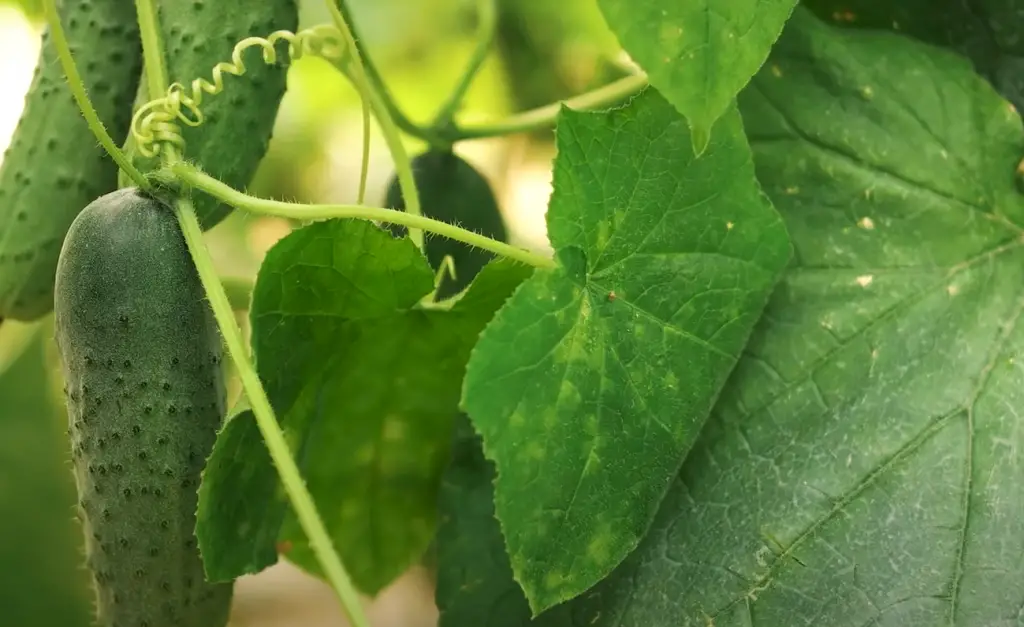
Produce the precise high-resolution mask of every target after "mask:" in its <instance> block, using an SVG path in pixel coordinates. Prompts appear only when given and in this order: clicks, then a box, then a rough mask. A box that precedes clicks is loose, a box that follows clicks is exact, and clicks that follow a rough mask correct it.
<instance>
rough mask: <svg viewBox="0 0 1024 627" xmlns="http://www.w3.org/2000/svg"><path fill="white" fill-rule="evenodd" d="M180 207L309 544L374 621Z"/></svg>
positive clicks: (352, 605)
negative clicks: (354, 583)
mask: <svg viewBox="0 0 1024 627" xmlns="http://www.w3.org/2000/svg"><path fill="white" fill-rule="evenodd" d="M174 209H175V213H176V215H177V217H178V222H179V224H180V225H181V230H182V233H183V234H184V236H185V242H186V243H187V244H188V249H189V253H190V254H191V255H192V261H193V263H194V264H195V266H196V271H197V272H198V274H199V279H200V281H202V284H203V287H204V289H205V290H206V297H207V298H208V299H209V301H210V306H211V308H212V309H213V315H214V318H215V319H216V321H217V326H218V327H219V328H220V332H221V335H222V336H223V338H224V344H225V345H226V346H227V349H228V354H229V355H230V356H231V360H232V362H234V365H235V369H236V370H237V371H238V376H239V378H240V379H241V382H242V389H243V390H244V391H245V395H246V398H248V400H249V405H250V408H251V409H252V413H253V415H254V416H255V419H256V425H257V426H258V427H259V430H260V434H261V435H262V436H263V441H264V443H265V445H266V447H267V451H268V452H269V453H270V458H271V460H272V461H273V462H274V466H275V467H276V468H277V473H278V476H280V478H281V483H282V485H283V486H284V489H285V493H286V494H287V495H288V499H289V500H290V501H291V504H292V508H293V509H294V510H295V515H296V517H297V518H298V520H299V524H300V525H301V526H302V530H303V532H305V534H306V537H308V538H309V544H310V546H311V547H312V548H313V551H314V552H315V553H316V556H317V558H318V559H319V561H320V565H321V567H322V568H323V571H324V574H325V575H326V576H327V580H328V581H329V582H330V583H331V586H332V587H333V588H334V590H335V592H336V593H337V594H338V597H339V598H340V600H341V603H342V606H343V608H344V610H345V613H346V615H347V617H348V620H349V622H350V623H351V624H352V625H353V626H354V627H370V623H369V621H368V620H367V618H366V615H365V613H364V612H363V610H362V605H361V603H360V600H359V594H358V592H357V591H356V589H355V586H354V585H353V584H352V579H351V578H350V577H349V575H348V572H347V571H346V570H345V567H344V565H342V563H341V558H339V557H338V553H337V551H336V550H335V549H334V545H333V543H332V542H331V536H330V534H329V533H328V532H327V528H326V527H325V525H324V523H323V520H321V518H320V514H319V513H318V512H317V509H316V504H315V502H314V501H313V497H312V496H311V495H310V493H309V490H307V489H306V484H305V482H304V481H303V480H302V474H301V473H300V472H299V468H298V466H296V464H295V460H294V459H293V458H292V453H291V450H290V449H289V448H288V442H287V441H286V440H285V436H284V433H283V432H282V431H281V425H280V423H279V422H278V421H277V417H276V416H275V414H274V409H273V407H272V406H271V404H270V400H269V399H268V398H267V392H266V390H264V389H263V384H262V383H261V382H260V378H259V375H258V374H257V373H256V369H255V368H254V367H253V364H252V360H251V359H250V358H249V354H248V352H247V351H246V349H245V340H244V339H243V338H242V332H241V330H240V329H239V328H238V323H237V322H236V320H235V314H234V310H233V308H232V306H231V302H230V301H229V300H228V296H227V294H226V292H225V290H224V285H223V284H222V283H221V280H220V278H219V277H218V276H217V271H216V269H214V267H213V259H212V258H211V257H210V252H209V250H207V248H206V244H205V243H204V242H203V231H202V229H201V228H200V226H199V220H198V219H197V218H196V213H195V210H194V209H193V207H192V202H191V201H190V200H188V198H179V199H178V200H177V202H176V203H175V207H174Z"/></svg>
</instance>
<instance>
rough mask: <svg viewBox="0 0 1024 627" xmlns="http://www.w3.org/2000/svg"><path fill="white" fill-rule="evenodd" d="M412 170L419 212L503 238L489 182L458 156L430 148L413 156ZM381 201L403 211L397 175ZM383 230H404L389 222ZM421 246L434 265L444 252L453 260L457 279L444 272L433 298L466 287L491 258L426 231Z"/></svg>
mask: <svg viewBox="0 0 1024 627" xmlns="http://www.w3.org/2000/svg"><path fill="white" fill-rule="evenodd" d="M412 171H413V178H414V179H415V180H416V188H417V190H418V191H419V195H420V209H421V211H422V213H423V215H425V216H427V217H430V218H434V219H436V220H441V221H443V222H447V223H449V224H457V225H459V226H461V227H462V228H464V229H468V230H470V231H475V232H476V233H479V234H481V235H485V236H487V237H490V238H491V239H496V240H499V241H502V242H504V241H506V240H507V239H508V233H507V231H506V229H505V222H504V220H503V219H502V216H501V211H500V210H499V208H498V200H497V199H496V198H495V197H494V191H493V190H492V189H491V185H490V183H488V182H487V179H485V178H484V177H483V175H481V174H480V173H479V172H478V171H477V170H476V169H475V168H474V167H473V166H472V165H470V164H469V163H467V162H466V161H465V160H463V159H462V158H461V157H459V156H458V155H456V154H454V153H452V152H450V151H443V150H430V151H427V152H425V153H422V154H420V155H418V156H416V157H415V158H413V159H412ZM384 202H385V206H387V207H393V208H395V209H399V210H402V211H404V210H405V200H404V198H403V197H402V190H401V186H399V184H398V179H397V178H396V177H392V179H391V181H390V183H389V184H388V187H387V193H386V196H385V200H384ZM388 228H389V229H390V230H391V232H392V233H394V234H395V235H396V236H402V235H404V234H405V233H406V229H405V227H402V226H397V225H389V226H388ZM424 250H425V252H426V254H427V260H428V261H430V265H431V266H433V267H434V268H435V269H437V268H439V267H440V265H441V262H442V261H443V260H444V257H445V255H451V256H452V260H453V261H454V262H455V274H456V279H455V280H454V281H453V280H452V279H451V277H450V276H448V275H447V274H446V275H445V278H444V280H443V281H442V282H441V285H440V286H439V288H438V290H437V295H436V298H437V300H442V299H445V298H448V297H450V296H453V295H455V294H458V293H459V292H461V291H462V290H464V289H466V287H468V286H469V284H470V283H472V282H473V279H474V277H476V275H477V273H479V272H480V270H482V269H483V267H484V266H485V265H487V263H488V262H490V261H491V259H493V258H494V255H493V254H492V253H490V252H487V251H486V250H481V249H479V248H473V247H472V246H468V245H466V244H463V243H462V242H457V241H455V240H451V239H448V238H447V237H440V236H429V235H428V236H427V238H426V241H425V244H424Z"/></svg>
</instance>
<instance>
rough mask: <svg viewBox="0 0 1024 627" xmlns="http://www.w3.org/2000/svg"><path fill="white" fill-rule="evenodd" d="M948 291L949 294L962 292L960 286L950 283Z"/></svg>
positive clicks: (954, 294) (953, 294)
mask: <svg viewBox="0 0 1024 627" xmlns="http://www.w3.org/2000/svg"><path fill="white" fill-rule="evenodd" d="M946 293H947V294H949V295H950V296H956V295H957V294H959V293H960V286H959V285H953V284H950V285H949V286H947V287H946Z"/></svg>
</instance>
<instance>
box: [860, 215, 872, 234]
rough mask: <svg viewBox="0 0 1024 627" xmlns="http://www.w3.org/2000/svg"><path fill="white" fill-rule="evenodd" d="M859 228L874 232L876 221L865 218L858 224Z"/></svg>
mask: <svg viewBox="0 0 1024 627" xmlns="http://www.w3.org/2000/svg"><path fill="white" fill-rule="evenodd" d="M857 226H859V227H860V228H862V229H864V230H865V231H873V230H874V229H875V221H874V220H872V219H871V218H869V217H867V216H864V217H863V218H861V219H860V221H858V222H857Z"/></svg>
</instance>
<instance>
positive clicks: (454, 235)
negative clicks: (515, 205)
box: [170, 161, 555, 268]
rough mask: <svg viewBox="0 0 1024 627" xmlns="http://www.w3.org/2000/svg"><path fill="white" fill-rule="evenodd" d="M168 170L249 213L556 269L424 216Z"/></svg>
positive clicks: (182, 167)
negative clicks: (285, 197) (387, 227)
mask: <svg viewBox="0 0 1024 627" xmlns="http://www.w3.org/2000/svg"><path fill="white" fill-rule="evenodd" d="M170 170H171V172H172V173H173V174H174V175H175V176H176V177H177V178H178V179H179V180H180V181H182V182H183V183H185V184H187V185H190V186H192V187H194V188H195V189H198V190H200V191H202V192H205V193H207V194H209V195H211V196H213V197H214V198H217V199H218V200H220V201H221V202H224V203H227V204H229V205H232V206H234V207H237V208H238V209H241V210H243V211H249V212H251V213H256V214H261V215H267V216H276V217H280V218H286V219H293V220H302V221H308V220H330V219H334V218H357V219H361V220H377V221H381V222H389V223H392V224H400V225H402V226H405V227H407V228H410V229H412V228H417V229H423V230H426V231H430V232H431V233H436V234H438V235H442V236H444V237H447V238H449V239H453V240H457V241H460V242H463V243H465V244H469V245H470V246H476V247H477V248H482V249H484V250H487V251H490V252H492V253H495V254H496V255H500V256H502V257H508V258H510V259H515V260H516V261H519V262H521V263H525V264H527V265H531V266H534V267H536V268H553V267H554V266H555V262H554V261H553V260H552V259H551V258H549V257H545V256H543V255H539V254H537V253H534V252H531V251H528V250H525V249H522V248H518V247H516V246H512V245H510V244H506V243H505V242H499V241H498V240H494V239H491V238H489V237H486V236H484V235H480V234H479V233H474V232H472V231H467V230H466V229H463V228H460V227H457V226H455V225H453V224H448V223H447V222H442V221H440V220H435V219H433V218H428V217H426V216H417V215H411V214H409V213H407V212H405V211H397V210H395V209H384V208H380V207H367V206H365V205H304V204H296V203H290V202H282V201H279V200H269V199H266V198H258V197H256V196H250V195H248V194H245V193H243V192H240V191H238V190H236V189H234V188H232V187H230V186H229V185H225V184H224V183H222V182H220V181H219V180H217V179H215V178H213V177H212V176H209V175H208V174H204V173H203V172H202V171H200V170H199V169H198V168H196V167H195V166H193V165H191V164H189V163H186V162H183V161H181V162H178V163H175V164H174V165H172V166H171V167H170Z"/></svg>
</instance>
